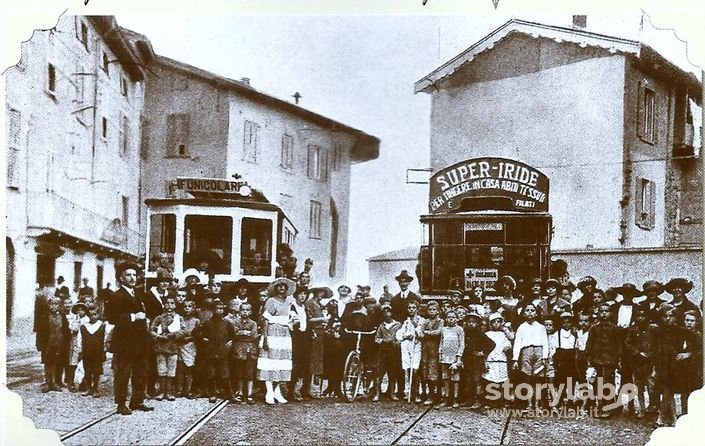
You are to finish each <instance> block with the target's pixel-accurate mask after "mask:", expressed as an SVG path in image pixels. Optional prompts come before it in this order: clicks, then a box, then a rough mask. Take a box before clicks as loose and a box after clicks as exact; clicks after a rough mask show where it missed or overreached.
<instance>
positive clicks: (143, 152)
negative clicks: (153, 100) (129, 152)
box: [140, 116, 149, 160]
mask: <svg viewBox="0 0 705 446" xmlns="http://www.w3.org/2000/svg"><path fill="white" fill-rule="evenodd" d="M140 132H141V139H140V158H142V159H143V160H146V159H147V158H149V120H148V119H147V118H145V117H144V116H143V117H142V118H141V119H140Z"/></svg>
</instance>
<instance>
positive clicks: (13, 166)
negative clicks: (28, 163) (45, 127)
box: [7, 109, 22, 189]
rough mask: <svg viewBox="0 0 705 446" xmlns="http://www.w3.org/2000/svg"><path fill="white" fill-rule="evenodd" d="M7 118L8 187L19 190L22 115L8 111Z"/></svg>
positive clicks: (15, 111) (14, 111) (16, 111)
mask: <svg viewBox="0 0 705 446" xmlns="http://www.w3.org/2000/svg"><path fill="white" fill-rule="evenodd" d="M7 117H8V119H7V125H8V130H7V143H8V151H7V187H9V188H12V189H17V188H19V180H20V178H19V176H20V148H21V144H20V142H21V134H22V113H20V112H19V111H18V110H12V109H10V110H8V111H7Z"/></svg>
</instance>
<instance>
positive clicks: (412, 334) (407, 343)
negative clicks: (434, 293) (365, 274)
mask: <svg viewBox="0 0 705 446" xmlns="http://www.w3.org/2000/svg"><path fill="white" fill-rule="evenodd" d="M418 310H419V307H418V303H417V302H416V301H415V300H409V302H408V303H407V306H406V311H407V315H408V317H407V318H406V320H404V322H402V325H401V328H400V329H399V330H398V331H397V334H396V337H397V341H399V342H400V343H401V368H402V369H404V373H405V379H406V385H407V386H408V389H409V393H408V394H407V397H408V400H409V401H411V400H412V399H413V400H414V401H416V402H417V403H421V402H422V400H421V396H420V395H419V392H418V390H419V389H418V382H419V380H418V373H419V365H420V364H421V338H422V337H423V327H424V322H425V320H424V318H422V317H421V316H419V315H418V314H417V313H418Z"/></svg>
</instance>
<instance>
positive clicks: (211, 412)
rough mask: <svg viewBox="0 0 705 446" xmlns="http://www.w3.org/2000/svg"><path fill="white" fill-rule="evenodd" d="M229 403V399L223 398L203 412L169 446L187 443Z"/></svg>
mask: <svg viewBox="0 0 705 446" xmlns="http://www.w3.org/2000/svg"><path fill="white" fill-rule="evenodd" d="M227 405H228V400H222V401H220V402H219V403H217V404H216V405H215V406H213V407H211V408H210V409H208V411H207V412H206V413H205V414H203V415H202V416H201V417H200V418H199V419H198V420H196V421H195V422H194V423H192V424H191V425H190V426H189V427H188V428H187V429H186V430H185V431H184V432H182V433H181V434H179V436H178V437H176V438H175V439H173V440H172V441H171V442H169V443H168V444H169V446H180V445H183V444H186V442H187V441H188V440H189V438H191V437H193V436H194V435H195V434H196V432H198V431H199V430H200V429H201V428H202V427H203V426H205V425H206V423H208V422H209V421H210V420H211V418H213V417H214V416H216V415H217V414H218V412H220V411H221V410H223V409H224V408H225V407H226V406H227Z"/></svg>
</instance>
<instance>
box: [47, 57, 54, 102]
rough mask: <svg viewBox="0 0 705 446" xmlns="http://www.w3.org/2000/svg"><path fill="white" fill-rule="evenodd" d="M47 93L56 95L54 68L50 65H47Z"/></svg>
mask: <svg viewBox="0 0 705 446" xmlns="http://www.w3.org/2000/svg"><path fill="white" fill-rule="evenodd" d="M47 91H48V92H49V93H50V94H51V95H52V96H54V95H56V67H55V66H54V65H52V64H48V65H47Z"/></svg>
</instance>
